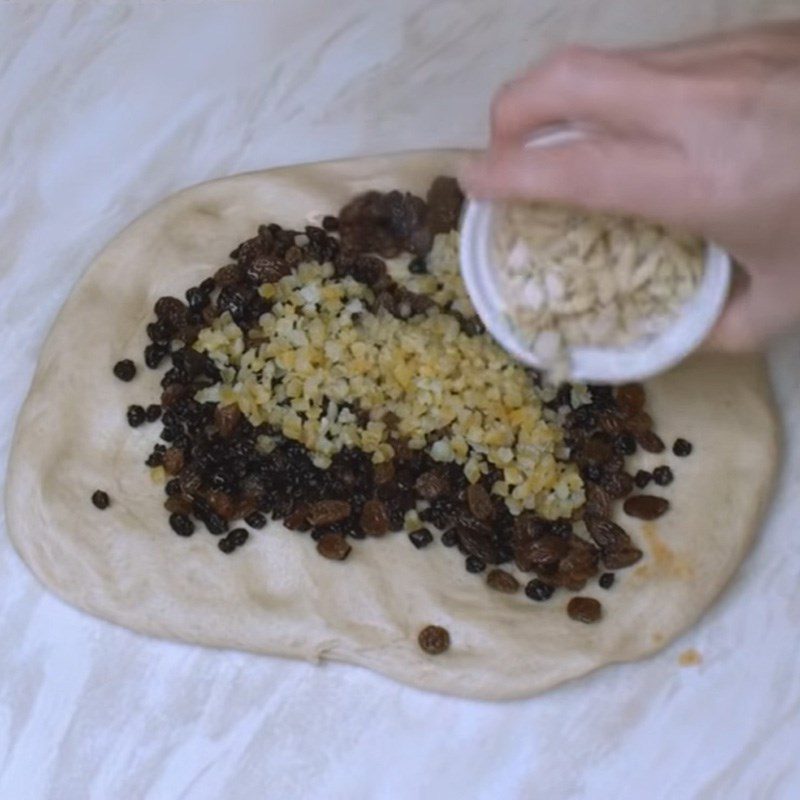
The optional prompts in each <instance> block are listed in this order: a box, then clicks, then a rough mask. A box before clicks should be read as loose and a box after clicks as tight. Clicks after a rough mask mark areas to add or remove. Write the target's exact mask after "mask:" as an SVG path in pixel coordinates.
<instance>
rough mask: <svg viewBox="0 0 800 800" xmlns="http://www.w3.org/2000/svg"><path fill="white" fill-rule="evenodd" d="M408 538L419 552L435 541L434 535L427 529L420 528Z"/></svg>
mask: <svg viewBox="0 0 800 800" xmlns="http://www.w3.org/2000/svg"><path fill="white" fill-rule="evenodd" d="M408 538H409V539H410V540H411V544H413V545H414V547H416V548H417V550H421V549H422V548H423V547H427V546H428V545H429V544H430V543H431V542H432V541H433V534H432V533H431V532H430V531H429V530H428V529H427V528H420V529H419V530H416V531H412V532H411V533H409V534H408Z"/></svg>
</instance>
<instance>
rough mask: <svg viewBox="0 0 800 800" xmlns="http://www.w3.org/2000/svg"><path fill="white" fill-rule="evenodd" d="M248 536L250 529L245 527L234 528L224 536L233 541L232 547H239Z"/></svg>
mask: <svg viewBox="0 0 800 800" xmlns="http://www.w3.org/2000/svg"><path fill="white" fill-rule="evenodd" d="M249 537H250V531H248V530H247V528H234V529H233V530H232V531H231V532H230V533H229V534H228V535H227V537H226V538H227V539H230V541H231V542H233V546H234V547H241V546H242V545H243V544H244V543H245V542H246V541H247V539H248V538H249Z"/></svg>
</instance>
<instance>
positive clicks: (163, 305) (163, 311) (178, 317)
mask: <svg viewBox="0 0 800 800" xmlns="http://www.w3.org/2000/svg"><path fill="white" fill-rule="evenodd" d="M153 311H155V314H156V317H157V318H158V319H159V321H163V322H166V323H167V324H169V325H172V326H173V327H175V328H177V327H179V326H180V325H182V324H183V322H184V321H185V320H186V306H185V305H184V304H183V302H181V301H180V300H178V298H177V297H159V298H158V300H157V301H156V304H155V307H154V308H153Z"/></svg>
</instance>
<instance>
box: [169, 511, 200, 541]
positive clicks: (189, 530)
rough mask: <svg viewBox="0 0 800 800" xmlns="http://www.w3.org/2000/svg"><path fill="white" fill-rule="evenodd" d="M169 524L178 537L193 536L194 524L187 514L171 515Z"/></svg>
mask: <svg viewBox="0 0 800 800" xmlns="http://www.w3.org/2000/svg"><path fill="white" fill-rule="evenodd" d="M169 524H170V527H171V528H172V530H173V531H175V533H177V534H178V536H191V535H192V534H193V533H194V522H192V520H191V517H189V516H188V515H187V514H178V513H174V514H170V515H169Z"/></svg>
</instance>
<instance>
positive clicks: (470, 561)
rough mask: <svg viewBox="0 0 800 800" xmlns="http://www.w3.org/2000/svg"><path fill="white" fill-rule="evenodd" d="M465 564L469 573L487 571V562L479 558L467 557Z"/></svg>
mask: <svg viewBox="0 0 800 800" xmlns="http://www.w3.org/2000/svg"><path fill="white" fill-rule="evenodd" d="M464 564H465V566H466V568H467V572H472V573H475V574H477V573H478V572H483V571H484V570H485V569H486V562H485V561H482V560H481V559H480V558H478V557H477V556H467V558H466V561H465V562H464Z"/></svg>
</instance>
